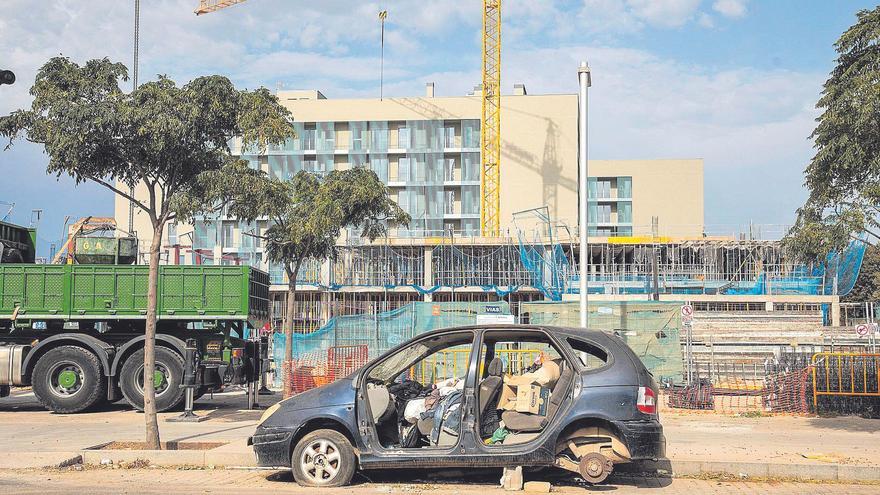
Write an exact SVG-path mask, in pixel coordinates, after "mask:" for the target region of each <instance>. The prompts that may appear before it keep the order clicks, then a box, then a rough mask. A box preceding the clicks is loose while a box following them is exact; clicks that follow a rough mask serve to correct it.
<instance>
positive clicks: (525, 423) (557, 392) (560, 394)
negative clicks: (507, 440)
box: [501, 366, 574, 432]
mask: <svg viewBox="0 0 880 495" xmlns="http://www.w3.org/2000/svg"><path fill="white" fill-rule="evenodd" d="M573 381H574V372H572V371H571V369H570V368H569V367H568V366H566V367H565V369H564V370H562V373H560V375H559V380H557V381H556V386H554V387H553V390H552V391H551V392H550V403H549V404H548V405H547V415H546V416H542V415H539V414H529V413H522V412H518V411H504V413H502V414H501V419H502V420H503V421H504V426H505V427H507V429H508V430H510V431H513V432H538V431H542V430H543V429H544V428H545V427H547V424H548V422H549V421H550V420H551V419H553V416H554V415H555V414H556V411H557V410H558V409H559V406H560V405H561V404H562V401H563V400H564V399H565V393H566V392H567V391H568V389H569V388H570V386H571V384H572V382H573Z"/></svg>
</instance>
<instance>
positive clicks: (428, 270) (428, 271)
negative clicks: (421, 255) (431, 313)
mask: <svg viewBox="0 0 880 495" xmlns="http://www.w3.org/2000/svg"><path fill="white" fill-rule="evenodd" d="M422 287H434V248H432V247H431V246H425V277H424V279H422ZM423 299H424V301H425V302H431V301H433V300H434V297H433V295H431V294H425V295H424V297H423Z"/></svg>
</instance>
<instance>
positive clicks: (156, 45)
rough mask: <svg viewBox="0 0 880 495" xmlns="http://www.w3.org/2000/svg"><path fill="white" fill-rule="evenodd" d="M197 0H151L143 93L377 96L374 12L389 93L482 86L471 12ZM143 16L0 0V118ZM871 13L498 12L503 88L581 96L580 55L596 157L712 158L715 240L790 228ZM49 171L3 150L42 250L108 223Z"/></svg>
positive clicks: (335, 0) (683, 3) (809, 6)
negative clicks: (69, 223)
mask: <svg viewBox="0 0 880 495" xmlns="http://www.w3.org/2000/svg"><path fill="white" fill-rule="evenodd" d="M197 4H198V1H197V0H142V1H141V25H140V39H141V43H140V65H139V72H140V79H141V82H143V81H144V80H147V79H155V77H156V76H157V75H158V74H164V75H167V76H169V77H170V78H172V79H173V80H175V81H177V82H178V83H181V84H182V83H185V82H186V81H188V80H190V79H192V78H193V77H197V76H200V75H206V74H223V75H226V76H228V77H229V78H230V79H232V81H233V82H234V83H236V84H237V85H238V86H239V87H246V88H249V89H253V88H256V87H259V86H265V87H267V88H270V89H273V90H274V89H319V90H321V91H322V92H323V93H324V94H325V95H327V97H329V98H337V97H376V96H378V94H379V87H378V86H379V21H378V16H377V13H378V12H379V11H381V10H388V19H387V21H386V32H385V41H386V48H385V88H384V92H385V95H388V96H414V95H415V96H418V95H422V94H423V93H424V84H425V83H426V82H434V83H436V90H435V91H436V94H437V95H438V96H453V95H462V94H465V93H466V92H468V91H469V90H470V89H472V88H473V87H474V85H476V84H478V83H479V81H480V24H481V17H480V7H481V5H482V3H481V2H480V1H479V0H443V1H440V0H412V1H410V0H397V1H387V0H386V1H382V2H371V1H357V2H355V1H351V0H320V1H315V0H312V1H301V0H248V1H246V2H244V3H242V4H240V5H236V6H234V7H230V8H227V9H225V10H222V11H219V12H215V13H212V14H210V15H205V16H199V17H196V16H195V15H194V14H193V9H194V8H195V7H196V6H197ZM133 5H134V1H133V0H90V1H87V2H84V1H82V0H43V1H40V2H33V1H32V0H0V68H5V69H11V70H13V71H14V72H15V73H16V75H17V78H18V80H17V82H16V83H15V84H14V85H12V86H0V115H5V114H7V113H9V112H11V111H13V110H15V109H18V108H22V107H27V106H28V105H29V104H30V97H29V94H28V90H29V88H30V85H31V84H32V83H33V80H34V75H35V74H36V71H37V69H38V68H39V67H40V66H41V65H42V64H43V63H44V62H45V61H46V60H48V59H49V58H50V57H52V56H55V55H59V54H61V55H65V56H67V57H70V58H71V59H73V60H74V61H77V62H79V63H82V62H85V61H86V60H88V59H92V58H100V57H109V58H110V59H112V60H114V61H121V62H124V63H125V64H126V65H128V66H129V67H131V66H132V63H131V61H132V51H133V41H132V38H133V11H134V8H133ZM874 6H875V5H873V4H871V3H870V2H862V1H849V0H835V1H827V0H801V1H794V0H761V1H758V0H565V1H563V0H559V1H555V0H504V2H503V12H502V17H503V35H502V40H503V49H502V86H503V88H504V91H505V92H506V93H511V92H512V91H513V85H514V84H515V83H523V84H525V85H526V87H527V89H528V91H529V93H530V94H542V93H575V92H576V91H577V76H576V70H577V66H578V63H579V61H581V60H587V61H589V63H590V66H591V69H592V82H593V84H592V87H591V89H590V158H591V159H643V158H703V159H704V160H705V204H706V211H705V221H706V224H707V230H709V231H710V232H731V231H733V230H737V229H739V230H742V229H743V228H744V226H747V225H748V224H749V223H755V224H763V225H775V226H780V225H787V224H790V223H791V222H792V221H793V219H794V212H795V210H796V208H797V207H798V206H800V204H801V203H802V202H803V200H804V199H805V197H806V191H805V190H804V188H803V185H802V184H803V169H804V167H805V166H806V165H807V163H808V162H809V160H810V158H811V157H812V155H813V148H812V142H811V141H810V139H809V136H810V133H811V132H812V130H813V127H814V126H815V122H814V119H815V118H816V116H817V115H818V111H817V110H816V109H815V102H816V100H817V99H818V97H819V94H820V92H821V90H822V84H823V82H824V81H825V79H826V78H827V75H828V73H829V72H830V70H831V69H832V67H833V65H834V60H835V52H834V49H833V44H834V42H835V40H836V39H837V38H838V37H839V35H840V34H841V33H842V32H843V31H844V30H845V29H846V28H847V27H848V26H850V25H851V24H852V23H853V22H854V21H855V13H856V12H857V11H859V10H860V9H865V8H873V7H874ZM35 20H38V22H35ZM129 84H130V83H129ZM294 117H295V116H294ZM5 144H6V143H5V142H4V143H2V145H3V146H5ZM46 163H47V159H46V157H45V155H44V154H43V150H42V148H41V147H39V146H37V145H33V144H30V143H27V142H16V143H15V144H14V145H13V146H12V148H10V149H6V150H3V148H2V147H0V174H2V177H3V179H2V180H0V218H2V217H3V215H5V214H6V211H7V210H8V209H9V207H8V206H3V204H4V203H3V202H6V203H14V204H15V206H14V209H13V211H12V213H11V214H10V216H9V218H8V219H9V220H11V221H15V222H17V223H23V224H27V223H29V221H30V219H31V210H33V209H38V208H39V209H42V210H43V217H42V220H41V222H40V225H39V237H40V250H41V251H42V252H41V255H47V254H48V252H47V250H48V243H49V242H50V241H54V240H57V239H60V238H61V237H62V233H63V222H64V219H65V217H66V216H70V217H71V218H78V217H80V216H85V215H95V216H98V215H107V216H112V214H113V196H112V193H110V192H108V191H106V190H104V189H102V188H101V187H100V186H97V185H94V184H87V183H85V184H79V185H77V184H75V183H74V182H73V181H72V180H71V179H69V178H67V177H61V178H56V177H54V176H48V175H46V173H45V167H46ZM670 193H671V194H687V193H688V191H671V192H670ZM502 194H503V193H502ZM765 228H766V229H767V230H768V231H769V230H772V229H773V227H765ZM777 228H778V227H777Z"/></svg>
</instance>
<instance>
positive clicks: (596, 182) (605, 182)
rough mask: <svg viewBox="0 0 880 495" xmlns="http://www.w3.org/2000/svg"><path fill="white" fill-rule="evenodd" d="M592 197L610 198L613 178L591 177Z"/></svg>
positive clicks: (590, 196)
mask: <svg viewBox="0 0 880 495" xmlns="http://www.w3.org/2000/svg"><path fill="white" fill-rule="evenodd" d="M589 192H590V195H589V198H590V199H610V198H611V180H610V179H597V178H595V177H591V178H590V180H589Z"/></svg>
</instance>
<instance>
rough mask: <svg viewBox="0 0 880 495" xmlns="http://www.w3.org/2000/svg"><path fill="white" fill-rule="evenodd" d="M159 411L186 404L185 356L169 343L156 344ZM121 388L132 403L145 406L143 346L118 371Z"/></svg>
mask: <svg viewBox="0 0 880 495" xmlns="http://www.w3.org/2000/svg"><path fill="white" fill-rule="evenodd" d="M154 380H155V386H156V411H158V412H163V411H168V410H171V409H175V408H177V407H180V405H181V404H183V399H184V393H183V392H184V391H183V389H182V388H180V384H181V382H182V380H183V357H181V356H180V354H178V353H176V352H174V351H172V350H171V349H168V348H167V347H158V346H157V347H156V378H155V379H154ZM119 388H120V389H122V395H123V396H124V397H125V400H127V401H128V403H129V404H131V406H132V407H134V408H135V409H137V410H139V411H143V410H144V350H143V349H140V350H138V351H136V352H135V353H134V354H132V355H131V356H129V357H128V359H126V360H125V364H123V365H122V371H121V372H120V373H119Z"/></svg>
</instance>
